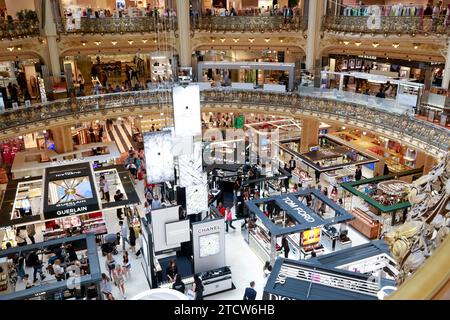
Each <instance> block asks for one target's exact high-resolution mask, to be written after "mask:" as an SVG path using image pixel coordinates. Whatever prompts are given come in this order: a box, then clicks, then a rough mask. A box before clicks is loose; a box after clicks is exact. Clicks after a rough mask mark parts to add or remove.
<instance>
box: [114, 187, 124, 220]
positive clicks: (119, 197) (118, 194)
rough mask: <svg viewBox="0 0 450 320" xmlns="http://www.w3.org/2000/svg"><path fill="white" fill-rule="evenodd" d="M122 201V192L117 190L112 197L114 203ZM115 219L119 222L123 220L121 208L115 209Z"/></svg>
mask: <svg viewBox="0 0 450 320" xmlns="http://www.w3.org/2000/svg"><path fill="white" fill-rule="evenodd" d="M122 200H123V193H122V191H120V190H117V191H116V194H115V195H114V201H115V202H119V201H122ZM116 213H117V219H119V220H123V216H122V215H123V211H122V208H118V209H117V212H116Z"/></svg>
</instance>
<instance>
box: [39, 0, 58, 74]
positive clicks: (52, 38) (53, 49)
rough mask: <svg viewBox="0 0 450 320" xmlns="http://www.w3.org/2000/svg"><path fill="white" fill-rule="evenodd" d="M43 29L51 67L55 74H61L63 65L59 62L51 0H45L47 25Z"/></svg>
mask: <svg viewBox="0 0 450 320" xmlns="http://www.w3.org/2000/svg"><path fill="white" fill-rule="evenodd" d="M43 31H44V35H45V36H46V37H47V46H48V55H49V58H50V59H49V61H50V66H49V69H50V71H51V73H52V75H53V76H57V75H60V74H61V65H60V63H59V48H58V42H57V41H56V36H57V33H56V24H55V18H54V16H53V10H52V3H51V1H50V0H45V26H44V30H43Z"/></svg>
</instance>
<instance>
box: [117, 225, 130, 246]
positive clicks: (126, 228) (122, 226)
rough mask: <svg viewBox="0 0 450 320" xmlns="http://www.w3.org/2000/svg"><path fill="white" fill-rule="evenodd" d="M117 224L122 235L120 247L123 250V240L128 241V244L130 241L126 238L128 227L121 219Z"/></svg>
mask: <svg viewBox="0 0 450 320" xmlns="http://www.w3.org/2000/svg"><path fill="white" fill-rule="evenodd" d="M119 226H120V235H121V236H122V249H123V251H125V242H128V244H130V241H129V240H128V227H127V225H126V224H124V223H123V221H119Z"/></svg>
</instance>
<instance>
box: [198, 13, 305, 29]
mask: <svg viewBox="0 0 450 320" xmlns="http://www.w3.org/2000/svg"><path fill="white" fill-rule="evenodd" d="M191 25H192V27H193V28H194V29H195V30H198V31H209V32H242V33H243V32H259V33H264V32H282V31H286V32H290V31H295V32H298V31H304V30H306V28H307V25H306V20H305V19H303V17H300V16H297V17H293V18H292V19H291V20H288V21H286V20H285V19H284V18H283V17H280V16H273V17H259V16H258V17H255V16H232V17H221V16H205V17H200V18H198V19H197V18H196V19H192V23H191Z"/></svg>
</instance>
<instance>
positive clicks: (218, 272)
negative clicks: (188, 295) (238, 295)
mask: <svg viewBox="0 0 450 320" xmlns="http://www.w3.org/2000/svg"><path fill="white" fill-rule="evenodd" d="M201 277H202V281H203V286H204V291H203V296H210V295H213V294H216V293H219V292H224V291H228V290H232V289H234V288H235V287H234V286H233V282H232V277H231V270H230V268H229V267H223V268H219V269H214V270H211V271H206V272H203V273H202V275H201Z"/></svg>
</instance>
